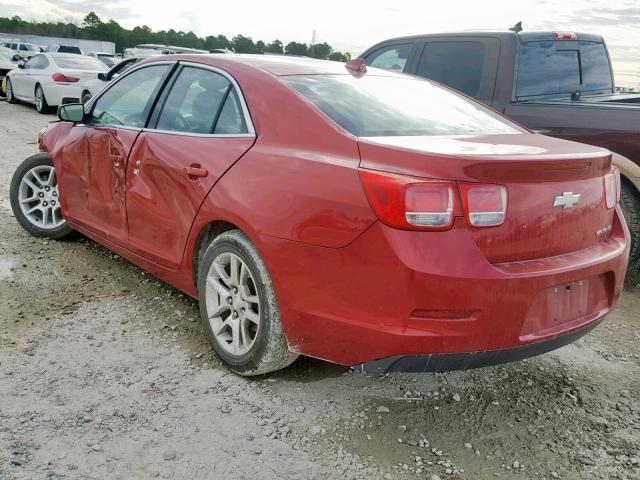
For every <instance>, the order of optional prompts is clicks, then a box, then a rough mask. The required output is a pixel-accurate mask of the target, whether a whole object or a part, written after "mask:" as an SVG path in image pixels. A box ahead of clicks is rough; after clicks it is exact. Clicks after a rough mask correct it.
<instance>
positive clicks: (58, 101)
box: [44, 83, 80, 107]
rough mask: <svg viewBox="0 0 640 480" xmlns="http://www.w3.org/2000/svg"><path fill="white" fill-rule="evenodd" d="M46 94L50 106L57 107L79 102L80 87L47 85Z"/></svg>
mask: <svg viewBox="0 0 640 480" xmlns="http://www.w3.org/2000/svg"><path fill="white" fill-rule="evenodd" d="M44 96H45V99H46V100H47V103H48V104H49V106H52V107H57V106H60V105H64V104H66V103H78V102H79V101H80V87H79V86H77V85H61V84H55V83H54V84H52V85H47V86H46V87H45V90H44Z"/></svg>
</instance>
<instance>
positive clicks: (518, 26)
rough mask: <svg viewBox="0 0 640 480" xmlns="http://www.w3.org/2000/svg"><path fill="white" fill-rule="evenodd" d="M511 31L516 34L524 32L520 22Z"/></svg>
mask: <svg viewBox="0 0 640 480" xmlns="http://www.w3.org/2000/svg"><path fill="white" fill-rule="evenodd" d="M509 30H511V31H512V32H516V33H520V32H521V31H522V22H518V23H516V24H515V25H514V26H513V27H511V28H510V29H509Z"/></svg>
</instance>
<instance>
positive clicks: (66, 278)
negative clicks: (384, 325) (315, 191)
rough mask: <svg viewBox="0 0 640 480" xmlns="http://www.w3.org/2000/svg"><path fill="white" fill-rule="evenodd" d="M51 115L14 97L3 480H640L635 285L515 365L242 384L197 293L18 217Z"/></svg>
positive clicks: (333, 370)
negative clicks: (17, 176)
mask: <svg viewBox="0 0 640 480" xmlns="http://www.w3.org/2000/svg"><path fill="white" fill-rule="evenodd" d="M54 119H55V118H54V117H53V116H42V115H39V114H37V113H36V112H35V111H34V110H33V108H31V107H28V106H22V105H9V104H7V103H6V102H0V145H1V147H0V479H1V480H8V479H27V478H28V479H32V478H35V479H48V480H54V479H62V478H65V479H76V478H77V479H103V478H122V479H138V478H156V477H157V478H176V479H187V478H188V479H204V478H211V479H217V478H233V479H256V478H259V479H271V478H274V479H334V478H335V479H351V478H354V479H378V478H380V479H396V478H397V479H408V478H416V479H420V478H421V479H427V480H437V479H442V480H445V479H489V478H507V479H511V478H522V479H528V478H531V479H556V478H561V479H586V478H589V479H638V478H640V413H639V407H640V285H637V284H636V283H637V280H632V281H630V282H628V283H629V285H628V287H627V290H626V292H625V294H624V296H623V298H622V300H621V302H620V305H619V307H618V309H617V310H616V311H615V312H614V313H613V314H612V315H610V316H609V318H608V319H607V321H605V322H604V323H603V324H602V325H601V326H600V327H599V328H597V329H596V330H595V331H593V332H592V333H591V334H589V335H588V336H587V337H585V338H584V339H582V340H579V341H578V342H577V343H575V344H573V345H569V346H567V347H564V348H563V349H561V350H558V351H556V352H554V353H551V354H547V355H544V356H542V357H538V358H534V359H530V360H526V361H523V362H519V363H515V364H510V365H505V366H501V367H495V368H486V369H480V370H474V371H466V372H453V373H448V374H437V375H436V374H423V375H401V374H394V375H388V376H366V375H362V374H357V373H352V372H351V371H349V369H347V368H344V367H340V366H336V365H332V364H328V363H324V362H321V361H318V360H312V359H306V358H302V359H300V360H298V361H297V362H295V363H294V364H293V365H292V366H291V367H289V368H287V369H286V370H284V371H282V372H279V373H276V374H273V375H270V376H266V377H260V378H254V379H245V378H240V377H238V376H235V375H233V374H230V373H228V372H227V371H226V370H225V369H224V368H222V367H221V365H220V362H219V361H218V360H217V359H216V357H215V356H214V355H213V354H212V352H211V350H210V348H209V347H208V345H207V343H206V341H205V339H204V333H203V331H202V330H201V328H200V324H199V318H198V310H197V306H196V303H195V302H193V301H192V300H190V299H188V298H186V297H185V296H183V295H182V294H180V293H179V292H177V291H176V290H174V289H172V288H171V287H169V286H167V285H165V284H163V283H161V282H160V281H158V280H156V279H155V278H153V277H152V276H150V275H148V274H146V273H145V272H143V271H141V270H140V269H138V268H136V267H134V266H132V265H131V264H129V263H128V262H126V261H124V260H122V259H121V258H120V257H118V256H117V255H114V254H112V253H110V252H109V251H107V250H105V249H104V248H102V247H100V246H99V245H97V244H95V243H94V242H92V241H89V240H87V239H83V238H79V239H75V240H71V241H65V242H51V241H43V240H42V239H36V238H33V237H30V236H28V235H27V234H26V233H25V232H24V231H23V230H22V229H21V228H20V227H19V226H18V225H17V223H16V222H15V220H14V218H13V217H12V215H11V211H10V208H9V202H8V189H9V180H10V176H11V174H12V172H13V170H14V168H15V166H16V165H17V164H18V163H19V162H20V161H21V160H22V159H24V158H25V157H27V156H28V155H30V154H32V153H34V152H35V151H36V145H35V134H36V132H37V131H38V129H39V128H41V127H42V126H45V125H46V123H47V122H48V121H52V120H54Z"/></svg>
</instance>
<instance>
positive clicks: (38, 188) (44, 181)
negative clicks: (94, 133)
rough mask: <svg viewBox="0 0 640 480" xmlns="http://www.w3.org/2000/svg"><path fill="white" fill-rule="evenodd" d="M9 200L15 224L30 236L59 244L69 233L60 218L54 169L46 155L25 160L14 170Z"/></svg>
mask: <svg viewBox="0 0 640 480" xmlns="http://www.w3.org/2000/svg"><path fill="white" fill-rule="evenodd" d="M51 175H53V177H51ZM49 180H50V181H49ZM9 199H10V201H11V210H13V215H14V216H15V217H16V220H17V221H18V223H19V224H20V225H21V226H22V228H24V229H25V230H26V231H27V232H29V233H30V234H31V235H34V236H36V237H46V238H52V239H54V240H60V239H62V238H65V237H68V236H69V235H71V234H72V233H73V229H72V228H71V227H70V226H69V224H68V223H67V222H66V220H64V218H62V211H61V209H60V197H59V195H58V181H57V179H56V177H55V168H54V166H53V162H52V161H51V157H50V156H49V155H47V154H46V153H39V154H37V155H33V156H31V157H29V158H27V159H26V160H24V161H23V162H22V163H21V164H20V165H19V166H18V168H16V171H15V172H14V174H13V178H12V179H11V185H10V187H9ZM45 212H46V213H45Z"/></svg>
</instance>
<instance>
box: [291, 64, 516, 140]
mask: <svg viewBox="0 0 640 480" xmlns="http://www.w3.org/2000/svg"><path fill="white" fill-rule="evenodd" d="M281 78H282V80H284V81H285V82H286V83H288V84H289V85H291V86H292V87H293V88H294V89H296V90H297V91H298V92H299V93H300V94H301V95H302V96H303V97H305V98H306V99H307V100H309V101H310V102H311V103H313V104H314V105H315V106H316V107H317V108H318V109H320V110H321V111H322V112H323V113H324V114H325V115H327V116H328V117H329V118H330V119H331V120H333V121H334V122H335V123H337V124H338V125H340V126H341V127H342V128H344V129H345V130H347V131H348V132H350V133H351V134H353V135H355V136H357V137H381V136H417V135H479V134H501V133H508V134H510V133H522V130H521V129H520V128H519V127H518V126H517V125H515V124H513V123H512V122H510V121H509V120H507V119H505V118H503V117H501V116H499V115H497V114H496V113H493V112H492V111H491V110H489V109H487V108H485V107H484V106H482V105H481V104H480V103H477V102H475V101H473V100H470V99H468V98H466V97H464V96H462V95H459V94H457V93H453V92H452V91H450V90H447V89H445V88H442V87H440V86H438V85H435V84H433V83H431V82H429V81H426V80H421V79H414V78H412V77H408V76H407V77H386V76H385V77H382V76H381V77H377V76H375V75H364V76H363V77H361V78H356V77H354V76H352V75H309V76H303V75H295V76H288V77H281Z"/></svg>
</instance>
